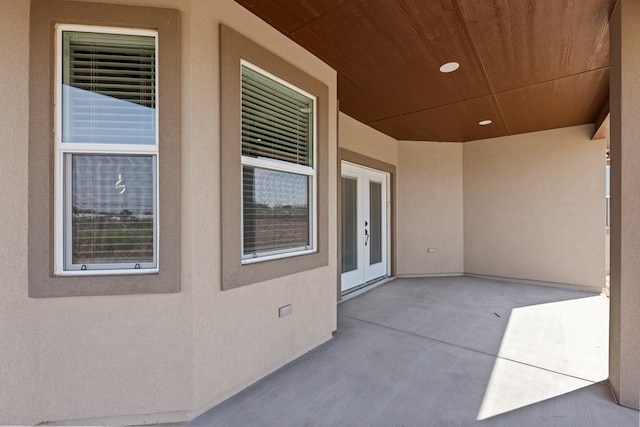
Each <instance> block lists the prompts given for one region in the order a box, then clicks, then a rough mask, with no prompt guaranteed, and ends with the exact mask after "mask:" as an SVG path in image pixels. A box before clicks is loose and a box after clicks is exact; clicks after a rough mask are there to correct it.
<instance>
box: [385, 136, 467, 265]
mask: <svg viewBox="0 0 640 427" xmlns="http://www.w3.org/2000/svg"><path fill="white" fill-rule="evenodd" d="M462 152H463V144H457V143H438V142H424V141H399V142H398V218H399V219H398V226H397V227H398V275H399V276H425V275H427V276H428V275H442V274H462V273H463V272H464V248H463V204H462V203H463V194H462ZM429 249H432V250H435V252H431V253H430V252H428V250H429Z"/></svg>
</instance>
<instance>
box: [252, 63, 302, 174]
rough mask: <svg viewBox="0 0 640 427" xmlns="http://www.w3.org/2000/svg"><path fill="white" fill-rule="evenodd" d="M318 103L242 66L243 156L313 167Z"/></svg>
mask: <svg viewBox="0 0 640 427" xmlns="http://www.w3.org/2000/svg"><path fill="white" fill-rule="evenodd" d="M313 109H314V100H313V99H312V98H309V97H307V96H305V95H304V94H302V93H300V92H297V91H295V90H294V89H291V88H289V87H288V86H285V85H284V84H282V83H279V82H277V81H275V80H273V79H271V78H269V77H267V76H264V75H262V74H260V73H258V72H257V71H255V70H253V69H251V68H249V67H247V66H244V65H243V66H242V155H243V156H249V157H256V158H269V159H275V160H281V161H286V162H291V163H295V164H298V165H303V166H311V167H312V166H313V144H312V141H313V115H314V112H313Z"/></svg>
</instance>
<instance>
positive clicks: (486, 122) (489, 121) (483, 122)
mask: <svg viewBox="0 0 640 427" xmlns="http://www.w3.org/2000/svg"><path fill="white" fill-rule="evenodd" d="M491 123H493V121H492V120H482V121H480V122H478V124H479V125H480V126H486V125H490V124H491Z"/></svg>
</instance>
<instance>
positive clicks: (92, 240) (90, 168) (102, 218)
mask: <svg viewBox="0 0 640 427" xmlns="http://www.w3.org/2000/svg"><path fill="white" fill-rule="evenodd" d="M68 156H69V157H71V163H72V178H71V183H70V184H71V185H70V186H71V188H72V192H71V194H72V196H71V203H72V209H71V210H72V218H71V235H72V260H73V264H95V263H123V262H124V263H127V262H129V263H131V262H135V263H146V262H148V263H152V262H153V261H154V228H155V227H154V222H155V215H154V212H155V209H154V203H155V202H154V200H155V190H154V173H153V171H154V159H153V157H152V156H117V155H116V156H106V155H80V154H73V155H68Z"/></svg>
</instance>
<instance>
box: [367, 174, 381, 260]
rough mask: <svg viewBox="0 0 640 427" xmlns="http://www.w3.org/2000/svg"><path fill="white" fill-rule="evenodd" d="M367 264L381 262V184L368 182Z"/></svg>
mask: <svg viewBox="0 0 640 427" xmlns="http://www.w3.org/2000/svg"><path fill="white" fill-rule="evenodd" d="M369 235H370V237H369V264H370V265H373V264H377V263H379V262H381V261H382V184H380V183H379V182H373V181H370V182H369Z"/></svg>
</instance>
